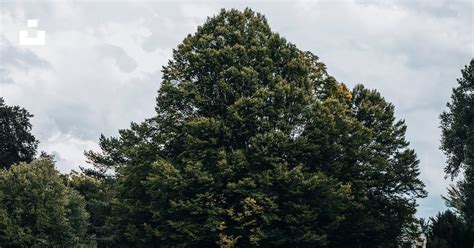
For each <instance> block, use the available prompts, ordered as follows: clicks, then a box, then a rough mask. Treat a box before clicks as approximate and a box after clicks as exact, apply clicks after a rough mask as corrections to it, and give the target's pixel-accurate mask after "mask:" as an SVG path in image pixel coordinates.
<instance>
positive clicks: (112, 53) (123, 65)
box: [97, 44, 137, 73]
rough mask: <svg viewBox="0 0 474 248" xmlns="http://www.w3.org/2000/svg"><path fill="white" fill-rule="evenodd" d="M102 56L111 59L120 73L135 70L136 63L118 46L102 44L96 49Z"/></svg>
mask: <svg viewBox="0 0 474 248" xmlns="http://www.w3.org/2000/svg"><path fill="white" fill-rule="evenodd" d="M97 49H98V50H99V51H98V53H100V54H101V55H102V56H104V57H106V58H112V59H114V60H115V64H116V65H117V67H118V68H119V69H120V70H121V71H122V72H127V73H128V72H132V71H133V70H135V69H136V68H137V62H136V61H135V60H134V59H133V58H131V57H130V56H128V54H127V53H126V52H125V51H124V50H123V49H122V48H121V47H118V46H114V45H109V44H104V45H100V46H98V47H97Z"/></svg>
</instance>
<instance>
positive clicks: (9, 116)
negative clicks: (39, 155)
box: [0, 97, 38, 168]
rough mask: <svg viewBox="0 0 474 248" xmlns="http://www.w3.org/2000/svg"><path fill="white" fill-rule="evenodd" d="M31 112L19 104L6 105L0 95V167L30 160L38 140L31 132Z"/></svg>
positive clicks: (7, 166) (8, 166) (34, 152)
mask: <svg viewBox="0 0 474 248" xmlns="http://www.w3.org/2000/svg"><path fill="white" fill-rule="evenodd" d="M31 117H33V115H32V114H30V113H28V111H26V110H25V109H24V108H20V107H19V106H8V105H6V104H5V101H4V100H3V98H2V97H0V168H10V166H11V165H13V164H15V163H19V162H31V161H32V160H33V158H34V156H35V154H36V147H37V146H38V141H37V140H36V139H35V137H34V136H33V135H32V134H31V124H30V118H31Z"/></svg>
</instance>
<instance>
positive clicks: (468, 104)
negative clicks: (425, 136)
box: [441, 59, 474, 246]
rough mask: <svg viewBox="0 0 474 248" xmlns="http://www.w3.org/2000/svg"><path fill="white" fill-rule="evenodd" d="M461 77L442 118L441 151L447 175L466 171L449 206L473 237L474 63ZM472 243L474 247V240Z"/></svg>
mask: <svg viewBox="0 0 474 248" xmlns="http://www.w3.org/2000/svg"><path fill="white" fill-rule="evenodd" d="M461 73H462V78H460V79H458V80H457V81H458V84H459V85H458V86H457V87H456V88H454V89H453V93H452V96H451V102H450V103H448V104H447V106H448V111H445V112H443V113H442V114H441V128H442V139H441V144H442V145H441V149H443V150H444V152H445V154H446V155H447V156H448V164H447V166H446V168H445V172H446V173H447V174H448V175H450V176H452V177H455V176H457V175H458V174H459V172H461V171H464V175H463V176H464V177H463V179H462V180H461V181H459V182H458V184H457V186H456V187H451V188H450V189H449V191H448V197H447V203H448V206H450V207H453V208H455V209H456V210H457V211H458V212H459V213H460V215H461V216H462V217H463V219H464V220H465V221H466V224H467V226H468V228H469V229H470V234H471V236H472V237H474V97H473V96H474V59H472V60H471V62H470V64H469V65H467V66H466V67H465V68H464V70H461ZM470 242H471V246H472V245H474V238H472V240H471V241H470Z"/></svg>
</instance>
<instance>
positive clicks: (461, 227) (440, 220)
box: [427, 210, 472, 248]
mask: <svg viewBox="0 0 474 248" xmlns="http://www.w3.org/2000/svg"><path fill="white" fill-rule="evenodd" d="M430 222H431V223H430V225H429V228H428V231H427V236H428V244H427V248H470V247H472V241H470V237H469V233H468V227H467V225H466V224H465V223H464V221H463V220H462V219H461V218H459V217H458V216H457V215H456V214H454V213H453V212H451V211H449V210H448V211H446V212H444V213H439V214H438V215H437V216H436V217H435V218H433V217H431V218H430Z"/></svg>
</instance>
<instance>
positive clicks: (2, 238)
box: [0, 159, 94, 247]
mask: <svg viewBox="0 0 474 248" xmlns="http://www.w3.org/2000/svg"><path fill="white" fill-rule="evenodd" d="M88 218H89V215H88V213H87V212H86V209H85V201H84V198H83V197H82V196H81V195H80V194H79V193H78V192H77V191H75V190H72V189H70V188H68V187H67V186H66V185H65V184H64V181H63V179H62V178H61V177H60V175H59V173H58V172H57V171H56V170H55V169H54V163H53V161H51V160H49V159H39V160H35V161H33V162H31V163H30V164H27V163H20V164H17V165H13V166H12V167H11V168H10V169H8V170H5V169H3V170H2V171H0V246H1V247H85V246H93V245H94V244H93V243H91V242H90V237H89V236H88V235H87V228H88Z"/></svg>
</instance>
